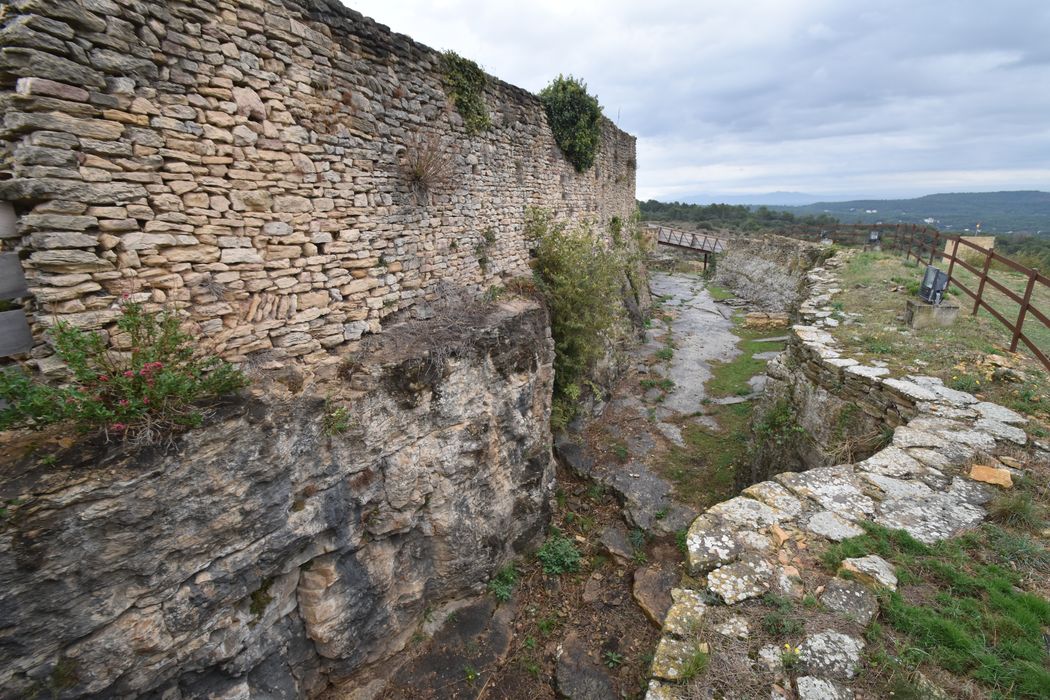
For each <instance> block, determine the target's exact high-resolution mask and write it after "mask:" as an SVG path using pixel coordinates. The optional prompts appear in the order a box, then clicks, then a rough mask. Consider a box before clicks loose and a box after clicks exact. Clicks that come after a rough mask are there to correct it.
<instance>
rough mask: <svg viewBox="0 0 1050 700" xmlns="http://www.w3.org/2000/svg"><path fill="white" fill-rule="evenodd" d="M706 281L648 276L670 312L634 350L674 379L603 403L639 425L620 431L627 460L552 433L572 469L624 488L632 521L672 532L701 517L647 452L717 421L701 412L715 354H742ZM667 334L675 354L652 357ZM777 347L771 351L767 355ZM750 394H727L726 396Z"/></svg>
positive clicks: (648, 370)
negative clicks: (678, 498)
mask: <svg viewBox="0 0 1050 700" xmlns="http://www.w3.org/2000/svg"><path fill="white" fill-rule="evenodd" d="M704 285H705V283H704V281H703V279H702V278H701V277H700V276H699V275H696V274H692V275H690V274H670V273H664V272H656V273H653V274H652V275H651V277H650V290H651V292H652V294H653V296H654V297H656V296H659V297H660V298H661V299H662V302H661V306H662V308H663V309H665V310H666V311H668V312H669V314H670V316H671V317H672V320H671V321H670V324H669V326H667V325H665V324H664V323H663V322H662V321H658V322H656V323H654V324H653V328H651V329H650V330H649V331H647V339H646V343H644V344H642V345H641V346H639V347H638V348H637V349H635V350H634V351H633V355H632V359H633V360H634V362H635V363H636V369H637V371H638V372H639V373H642V375H643V376H644V377H646V378H650V379H654V380H660V379H670V380H671V381H672V382H673V387H671V388H670V389H669V390H663V389H657V388H653V389H649V390H648V392H646V393H645V395H643V396H641V397H639V396H636V395H632V394H627V395H619V396H616V397H615V398H614V399H613V400H612V401H611V402H610V405H609V406H608V407H607V408H606V413H607V416H613V417H614V418H615V420H617V421H618V422H619V423H621V424H624V423H629V424H630V425H631V426H632V427H633V428H634V429H635V430H634V432H632V433H629V434H624V435H623V436H622V438H621V439H622V442H623V443H624V446H625V448H626V452H627V458H626V460H625V461H623V462H620V461H616V460H608V459H601V458H600V457H597V456H596V455H594V454H593V453H592V452H591V450H590V449H589V448H588V446H587V445H586V444H585V442H584V441H583V440H582V439H581V437H580V435H579V434H576V433H572V432H570V433H562V434H560V435H558V436H557V437H556V439H555V447H556V449H557V451H558V455H559V457H561V459H563V460H564V461H565V462H566V463H567V464H568V465H569V467H570V468H572V469H573V470H574V471H575V472H577V473H579V474H581V475H583V476H586V477H587V478H590V479H594V480H595V481H597V482H599V483H602V484H604V485H606V486H609V487H611V488H612V489H614V490H615V491H616V492H617V493H618V494H620V497H621V498H622V499H623V501H624V514H625V516H626V517H627V519H628V521H629V522H630V523H631V524H633V525H635V526H637V527H640V528H642V529H644V530H656V531H658V532H662V533H664V534H671V533H674V532H676V531H677V530H681V529H683V528H685V527H687V526H688V525H689V523H690V522H691V521H692V519H693V518H694V517H696V514H697V513H696V511H695V509H693V508H691V507H689V506H686V505H683V504H681V503H677V502H675V501H674V497H673V487H672V484H671V483H670V482H669V481H668V480H667V479H665V478H664V477H663V476H661V475H660V474H658V473H657V472H656V471H655V470H654V469H653V468H651V467H650V466H649V465H648V464H647V456H648V455H649V454H650V453H651V452H652V451H653V450H654V449H655V448H656V446H657V443H658V441H663V440H668V441H670V442H673V443H675V444H677V445H683V444H684V440H683V437H682V433H681V425H682V424H684V423H689V422H694V423H699V424H702V425H704V426H706V427H707V428H709V429H712V430H718V429H719V426H718V424H717V423H716V422H715V420H714V419H713V418H711V417H710V416H705V415H702V413H701V412H702V410H703V406H704V401H705V398H706V394H705V391H704V384H705V383H706V382H707V381H708V380H709V379H710V378H711V369H710V367H711V363H712V362H727V361H729V360H732V359H733V358H734V357H736V356H737V355H739V354H740V350H739V349H738V348H737V342H738V341H739V338H737V336H735V335H734V334H733V322H732V320H730V319H731V318H732V313H731V312H729V313H726V312H725V306H724V305H723V304H720V303H718V302H716V301H715V299H714V298H713V297H712V296H711V294H710V293H709V292H708V291H707V290H706V289H705V286H704ZM669 340H670V341H673V343H674V354H673V355H672V357H671V359H670V360H669V361H663V362H659V363H657V364H650V361H651V359H652V357H653V356H655V355H656V353H657V352H659V351H660V350H661V349H663V348H664V347H666V346H667V343H668V341H669ZM775 354H776V353H770V354H769V357H770V358H772V357H773V356H774V355H775ZM755 379H756V381H755V383H754V384H753V386H754V387H755V389H756V391H760V390H761V386H762V382H763V381H764V379H765V377H764V376H762V377H756V378H755ZM650 393H651V394H652V396H650V395H649V394H650ZM748 398H749V397H730V398H729V399H728V401H732V402H737V401H746V400H748ZM653 418H655V420H652V419H653Z"/></svg>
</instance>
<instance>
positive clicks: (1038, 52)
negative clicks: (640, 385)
mask: <svg viewBox="0 0 1050 700" xmlns="http://www.w3.org/2000/svg"><path fill="white" fill-rule="evenodd" d="M343 1H344V2H345V3H346V4H347V5H349V6H350V7H352V8H353V9H355V10H357V11H359V12H362V13H363V14H365V15H367V16H369V17H372V18H374V19H376V20H377V21H379V22H381V23H383V24H386V25H388V26H390V28H391V29H393V30H394V31H397V32H400V33H403V34H408V35H409V36H411V37H412V38H414V39H416V40H418V41H421V42H422V43H424V44H427V45H429V46H432V47H434V48H436V49H441V50H444V49H452V50H455V51H456V52H458V53H460V54H463V55H464V56H467V57H469V58H472V59H474V60H476V61H477V62H478V63H480V64H481V65H482V66H483V67H484V68H485V70H486V71H488V72H489V73H491V74H492V75H495V76H498V77H499V78H501V79H503V80H505V81H507V82H510V83H513V84H515V85H519V86H521V87H523V88H525V89H527V90H530V91H532V92H537V91H538V90H540V89H542V88H543V86H544V85H546V84H547V83H548V82H549V81H550V80H551V78H553V77H554V76H556V75H558V74H559V73H564V74H572V75H574V76H577V77H580V78H583V79H584V80H585V81H586V82H587V85H588V88H589V89H590V91H591V92H592V93H595V94H597V95H598V98H599V100H600V101H601V104H602V107H603V108H604V110H605V114H606V116H608V117H609V118H610V119H612V120H613V121H615V122H616V123H617V124H618V125H619V126H620V127H621V128H623V129H624V130H626V131H629V132H630V133H632V134H634V135H636V136H637V137H638V197H639V198H640V199H648V198H656V199H664V200H668V199H677V198H684V197H691V196H695V195H716V196H726V197H731V196H740V195H749V194H764V193H768V192H778V191H780V192H804V193H808V194H814V195H820V196H825V197H833V198H836V199H845V198H852V197H914V196H921V195H924V194H931V193H935V192H962V191H965V192H975V191H994V190H1014V189H1042V190H1047V189H1050V119H1048V118H1047V117H1048V116H1050V89H1048V86H1050V44H1048V43H1047V42H1046V37H1047V36H1050V3H1047V2H1043V1H1042V0H1002V1H1001V2H999V3H995V4H991V3H986V2H974V1H972V0H962V1H955V2H950V1H948V0H927V1H925V2H923V1H921V0H920V1H919V2H915V0H911V2H907V1H905V0H875V1H874V2H866V3H860V2H855V1H848V2H842V1H841V0H837V1H836V0H794V1H793V2H787V3H785V2H783V1H782V0H749V1H748V2H734V3H728V2H719V3H714V2H710V1H704V2H695V3H684V2H670V1H667V0H652V1H651V2H648V3H627V2H618V1H616V0H611V1H610V0H606V1H605V2H602V3H598V2H594V1H593V0H586V1H584V2H574V3H566V2H554V1H553V0H537V1H535V2H532V3H505V2H481V1H480V0H438V1H437V2H422V1H421V0H400V1H399V2H397V3H391V2H389V0H383V1H380V0H361V1H356V0H343Z"/></svg>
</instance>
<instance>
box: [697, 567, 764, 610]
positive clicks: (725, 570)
mask: <svg viewBox="0 0 1050 700" xmlns="http://www.w3.org/2000/svg"><path fill="white" fill-rule="evenodd" d="M772 579H773V566H772V565H771V564H770V563H769V562H767V561H766V560H765V559H764V558H762V557H760V556H754V555H752V556H750V557H748V558H747V559H745V560H742V561H738V562H737V563H735V564H729V565H727V566H723V567H721V568H720V569H715V570H714V571H712V572H711V573H710V574H708V575H707V587H708V588H709V589H710V590H711V592H713V593H716V594H718V596H719V597H721V598H722V600H724V601H725V602H726V604H727V605H732V604H733V603H739V602H740V601H742V600H747V599H748V598H755V597H757V596H760V595H762V594H763V593H765V592H766V591H768V590H769V587H770V585H771V584H772Z"/></svg>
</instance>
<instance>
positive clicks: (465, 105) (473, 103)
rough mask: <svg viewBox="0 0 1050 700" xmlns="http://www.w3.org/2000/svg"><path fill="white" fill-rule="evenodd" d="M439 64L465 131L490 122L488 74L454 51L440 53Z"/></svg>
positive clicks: (482, 128)
mask: <svg viewBox="0 0 1050 700" xmlns="http://www.w3.org/2000/svg"><path fill="white" fill-rule="evenodd" d="M441 65H442V70H443V77H444V82H445V90H447V91H448V98H449V99H450V100H451V101H452V103H453V104H454V105H456V110H457V111H458V112H459V115H460V116H461V117H463V124H464V125H465V126H466V128H467V133H470V134H477V133H480V132H482V131H485V130H486V129H488V128H489V127H490V126H492V120H491V119H490V118H489V110H488V108H487V107H486V106H485V83H486V82H487V80H488V78H487V76H486V75H485V71H483V70H481V66H479V65H478V64H477V63H475V62H474V61H471V60H470V59H469V58H463V57H462V56H460V55H459V54H458V53H456V52H455V51H446V52H445V53H443V54H442V55H441Z"/></svg>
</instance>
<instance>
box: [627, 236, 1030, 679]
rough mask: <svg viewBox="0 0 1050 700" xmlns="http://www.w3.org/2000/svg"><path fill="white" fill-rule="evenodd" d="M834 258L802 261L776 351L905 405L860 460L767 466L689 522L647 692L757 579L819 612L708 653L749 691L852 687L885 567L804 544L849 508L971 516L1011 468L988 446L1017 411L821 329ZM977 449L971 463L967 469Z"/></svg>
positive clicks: (735, 633)
mask: <svg viewBox="0 0 1050 700" xmlns="http://www.w3.org/2000/svg"><path fill="white" fill-rule="evenodd" d="M836 257H837V256H836ZM839 262H840V261H839V260H837V259H836V258H832V259H831V260H829V261H828V263H827V266H826V268H820V269H814V270H813V271H811V272H810V273H809V282H810V284H811V285H812V288H811V294H810V297H809V299H808V300H807V301H806V302H805V303H804V304H803V305H802V308H801V314H802V319H803V320H804V321H805V324H804V325H797V326H795V327H793V329H792V336H793V337H792V341H791V342H792V346H791V348H790V350H789V353H788V354H789V355H791V356H792V357H791V359H792V360H795V361H799V360H798V358H799V357H807V358H816V360H815V361H816V362H818V363H819V364H820V369H821V371H822V372H827V373H828V375H829V376H830V377H833V378H835V380H836V381H839V382H843V383H845V382H849V383H850V384H851V388H852V390H854V391H861V392H865V391H866V392H869V393H870V394H872V397H873V398H872V401H871V402H872V403H873V404H874V403H877V401H876V397H878V399H879V401H883V402H886V401H890V400H891V399H886V398H883V397H885V396H891V397H892V402H893V405H894V407H895V408H898V409H899V408H900V407H904V409H903V410H904V412H906V413H907V414H909V415H912V416H913V417H912V418H911V419H910V420H909V421H907V422H906V423H905V424H904V425H900V426H898V427H896V428H895V430H894V433H893V439H892V443H891V444H890V445H889V446H888V447H886V448H884V449H883V450H881V451H880V452H878V453H876V454H875V455H873V456H871V457H870V458H868V459H866V460H864V461H862V462H858V463H856V464H842V465H836V466H829V467H821V468H817V469H811V470H809V471H806V472H802V473H790V472H788V473H783V474H778V475H776V476H774V477H773V478H772V479H771V480H769V481H764V482H761V483H758V484H755V485H753V486H750V487H748V488H747V489H745V490H744V491H743V493H742V494H741V495H740V496H737V497H735V498H732V499H730V500H728V501H725V502H723V503H719V504H717V505H715V506H713V507H711V508H709V509H708V510H707V511H706V512H704V513H703V514H702V515H700V516H699V517H698V518H697V519H696V520H695V521H694V522H693V523H692V525H691V527H690V528H689V533H688V536H687V545H688V567H689V573H690V576H691V579H688V580H689V581H695V584H693V585H691V586H684V587H682V588H678V589H675V590H674V591H673V598H674V601H675V602H674V605H673V606H672V607H671V609H670V611H669V612H668V614H667V616H666V618H665V620H664V627H663V636H662V639H661V641H660V643H659V646H658V648H657V650H656V654H655V657H654V660H653V664H652V678H653V680H651V681H650V686H649V692H648V695H647V699H648V700H673V699H677V698H680V697H685V696H683V695H682V694H681V692H682V688H683V685H682V684H681V682H682V681H683V680H685V677H686V676H688V675H690V674H689V666H690V663H691V660H692V659H694V658H695V657H696V655H697V653H698V651H703V650H705V649H708V648H709V642H714V641H715V640H717V639H722V638H724V639H734V638H746V637H747V636H748V634H749V633H750V631H749V622H748V619H747V611H748V608H746V607H745V605H746V601H748V600H749V599H753V598H756V597H758V596H762V595H763V594H765V593H767V592H771V593H775V594H777V595H780V596H784V597H787V598H790V599H794V600H801V599H802V598H803V596H806V595H814V596H816V595H819V596H820V598H819V600H820V601H821V603H822V604H823V606H824V608H826V609H827V610H828V611H831V614H830V615H828V614H825V615H824V616H823V617H822V618H821V619H818V620H817V621H816V622H814V623H812V624H810V623H807V626H806V629H805V631H804V633H802V634H803V635H804V636H801V638H800V641H799V643H798V645H797V647H791V648H789V649H788V650H787V654H786V655H785V653H784V650H782V649H778V648H776V647H772V646H767V647H764V648H762V649H761V650H760V652H759V658H758V659H756V660H751V659H749V658H747V656H746V654H745V655H741V654H742V652H736V653H737V656H738V657H739V658H734V659H728V660H725V659H720V660H719V663H722V664H725V663H730V665H732V664H735V666H733V668H736V669H737V672H738V673H742V674H743V675H744V676H748V677H749V678H750V679H751V681H756V679H758V682H759V683H760V684H764V690H763V691H762V692H761V695H762V696H763V697H772V698H791V697H795V698H799V699H800V700H818V699H825V700H827V699H832V700H833V699H838V698H853V697H854V694H853V690H852V689H851V687H850V685H851V683H850V681H851V680H852V679H853V678H854V677H855V675H856V673H857V671H858V670H859V668H860V664H861V655H862V652H863V649H864V638H863V629H864V626H865V625H867V624H868V622H870V620H871V619H872V618H873V617H874V616H875V615H876V614H877V612H878V602H877V598H876V597H875V595H874V590H875V589H876V588H878V587H880V586H881V587H888V588H895V587H896V584H897V581H896V576H895V573H894V571H893V569H892V567H891V566H890V565H889V564H888V563H887V562H885V561H883V560H882V559H880V558H879V557H877V556H868V557H863V558H859V559H853V560H849V559H848V560H846V561H845V562H844V563H843V568H845V569H847V570H848V572H849V573H848V574H847V575H846V576H838V575H835V576H829V575H828V574H827V573H825V572H824V571H822V570H821V567H820V566H819V564H818V563H817V560H816V558H815V557H814V553H815V552H819V551H820V550H821V549H822V548H824V547H826V546H828V544H829V543H830V542H836V541H840V540H842V539H845V538H848V537H852V536H855V535H859V534H862V532H863V531H862V530H861V528H860V527H859V523H860V522H861V521H873V522H875V523H878V524H881V525H884V526H886V527H890V528H900V529H903V530H906V531H907V532H908V533H910V534H911V535H912V536H913V537H915V538H916V539H918V540H920V541H922V542H925V543H933V542H936V541H938V540H942V539H945V538H948V537H950V536H952V535H954V534H956V533H959V532H960V531H962V530H965V529H967V528H970V527H973V526H975V525H977V524H978V523H980V522H981V521H982V520H983V519H984V517H985V515H986V511H985V507H984V506H985V504H986V503H987V502H988V501H989V500H990V499H991V498H992V497H993V496H994V492H995V489H996V488H997V487H996V486H991V485H989V483H988V482H995V481H999V482H1005V481H1008V480H1009V478H1010V476H1011V473H1012V472H1013V471H1014V470H1013V469H1012V468H1011V467H1010V466H1008V465H1007V464H1006V463H1003V462H999V461H998V460H996V459H995V458H994V457H992V456H991V455H993V454H996V453H997V452H999V451H1001V450H1002V449H1003V448H1016V447H1019V446H1023V445H1025V444H1026V442H1027V436H1026V434H1025V432H1024V430H1023V427H1022V426H1023V425H1024V424H1025V423H1026V419H1025V418H1024V417H1023V416H1021V415H1019V414H1017V413H1015V412H1013V411H1011V410H1009V409H1007V408H1004V407H1002V406H998V405H995V404H990V403H986V402H981V401H979V400H978V399H977V398H976V397H974V396H972V395H970V394H967V393H965V392H960V391H955V390H952V389H949V388H947V387H945V386H944V385H943V384H942V383H941V380H939V379H937V378H934V377H919V376H909V377H903V378H891V377H889V376H888V374H889V373H888V370H885V369H882V368H878V367H871V366H865V365H862V364H860V363H858V362H857V361H855V360H853V359H850V358H847V357H844V356H843V355H842V352H841V350H840V348H839V347H838V346H837V345H836V343H835V340H834V339H833V338H832V336H831V335H830V334H829V333H827V332H826V331H825V330H824V326H825V323H826V320H830V319H829V317H830V315H831V309H830V299H831V297H832V296H833V294H835V293H836V292H837V291H838V289H837V288H836V287H835V284H836V279H835V275H834V272H833V270H834V267H835V266H837V264H839ZM778 361H779V360H778ZM1035 449H1036V450H1037V451H1040V452H1041V451H1042V447H1038V446H1037V447H1036V448H1035ZM1043 456H1050V455H1046V454H1044V455H1043ZM978 457H980V458H981V461H982V462H983V463H984V465H985V467H984V468H983V469H971V466H970V465H971V464H972V463H973V461H974V460H975V459H976V458H978ZM1006 461H1007V462H1009V461H1010V460H1008V459H1007V460H1006ZM840 573H842V572H841V570H840ZM712 653H713V654H714V653H719V652H718V651H717V650H716V651H714V652H712ZM785 659H786V660H788V661H790V662H791V668H790V669H786V668H785V666H784V662H785ZM714 662H715V660H714V659H712V660H711V664H712V665H713V664H714ZM740 669H743V670H742V671H741V670H740ZM789 670H790V671H791V672H790V673H789V672H788V671H789ZM749 674H750V675H749ZM693 692H695V691H693ZM739 692H740V693H742V694H741V695H740V697H752V696H751V695H748V694H747V692H748V691H745V690H743V689H740V690H739ZM690 697H702V696H701V695H690ZM756 697H757V696H756Z"/></svg>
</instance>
